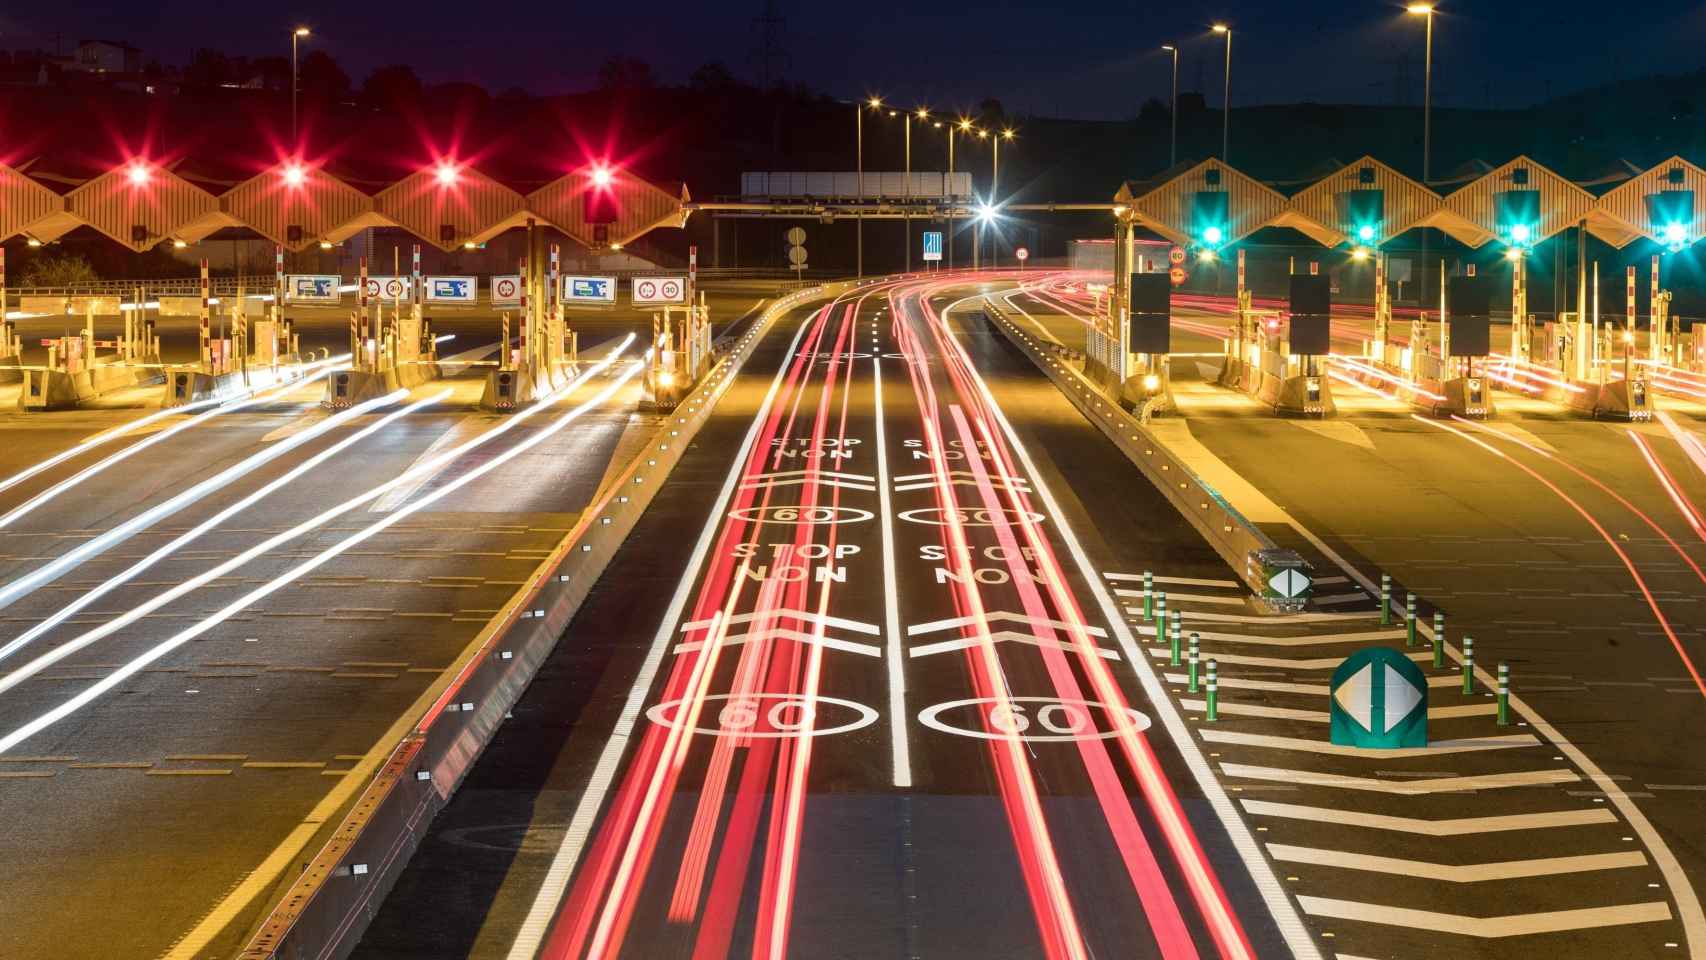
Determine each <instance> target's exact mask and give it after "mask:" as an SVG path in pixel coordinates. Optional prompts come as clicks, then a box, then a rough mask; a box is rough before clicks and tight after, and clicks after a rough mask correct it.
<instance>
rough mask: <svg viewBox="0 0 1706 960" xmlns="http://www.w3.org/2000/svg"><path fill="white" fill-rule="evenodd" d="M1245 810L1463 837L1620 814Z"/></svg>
mask: <svg viewBox="0 0 1706 960" xmlns="http://www.w3.org/2000/svg"><path fill="white" fill-rule="evenodd" d="M1241 802H1242V803H1243V804H1244V812H1245V813H1248V814H1250V815H1251V816H1256V817H1283V818H1285V819H1288V820H1308V821H1310V822H1313V823H1331V824H1335V825H1337V826H1343V827H1368V828H1370V829H1372V830H1390V831H1392V832H1394V833H1412V834H1416V835H1418V836H1423V837H1463V836H1473V835H1475V834H1481V833H1505V832H1507V831H1510V830H1547V829H1552V828H1556V827H1586V826H1592V825H1594V824H1600V823H1616V822H1617V814H1615V813H1612V812H1611V811H1610V810H1609V809H1608V808H1606V807H1584V808H1582V809H1580V810H1555V811H1553V812H1550V813H1512V814H1504V815H1501V816H1496V817H1458V818H1455V819H1449V820H1424V819H1420V818H1417V817H1389V816H1384V815H1381V814H1376V813H1365V812H1363V811H1361V810H1337V809H1334V808H1332V807H1309V806H1304V805H1302V804H1297V803H1275V802H1273V801H1271V800H1244V801H1241Z"/></svg>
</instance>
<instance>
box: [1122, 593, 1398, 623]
mask: <svg viewBox="0 0 1706 960" xmlns="http://www.w3.org/2000/svg"><path fill="white" fill-rule="evenodd" d="M1168 599H1171V597H1169V598H1168ZM1125 611H1126V613H1128V614H1130V615H1131V616H1134V617H1141V616H1143V608H1142V607H1126V608H1125ZM1379 617H1380V612H1379V611H1377V610H1376V611H1370V612H1368V613H1294V614H1291V615H1289V616H1283V617H1273V616H1267V617H1264V616H1259V615H1252V614H1248V613H1212V612H1210V611H1207V610H1193V611H1191V619H1192V620H1204V621H1209V620H1212V621H1214V622H1215V623H1259V624H1264V625H1266V626H1279V627H1284V626H1289V625H1291V624H1294V623H1327V622H1331V621H1341V620H1376V619H1379Z"/></svg>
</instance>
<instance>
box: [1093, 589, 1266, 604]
mask: <svg viewBox="0 0 1706 960" xmlns="http://www.w3.org/2000/svg"><path fill="white" fill-rule="evenodd" d="M1114 596H1116V597H1127V598H1130V597H1136V598H1138V599H1139V600H1141V599H1143V591H1142V590H1115V591H1114ZM1181 600H1188V601H1190V602H1191V603H1222V604H1226V605H1227V606H1231V607H1242V606H1243V605H1244V598H1243V597H1222V596H1219V595H1218V594H1212V593H1172V592H1170V591H1169V592H1168V593H1167V602H1168V603H1176V602H1178V601H1181Z"/></svg>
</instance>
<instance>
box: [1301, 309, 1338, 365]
mask: <svg viewBox="0 0 1706 960" xmlns="http://www.w3.org/2000/svg"><path fill="white" fill-rule="evenodd" d="M1331 324H1332V318H1330V317H1328V316H1327V315H1326V314H1310V315H1305V316H1299V315H1298V314H1292V316H1291V339H1290V343H1291V352H1292V355H1293V356H1309V357H1321V356H1326V355H1327V354H1329V353H1331V352H1332V351H1333V344H1332V335H1331V334H1332V331H1331Z"/></svg>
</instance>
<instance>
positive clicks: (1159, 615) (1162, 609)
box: [1155, 590, 1167, 637]
mask: <svg viewBox="0 0 1706 960" xmlns="http://www.w3.org/2000/svg"><path fill="white" fill-rule="evenodd" d="M1165 629H1167V591H1165V590H1157V591H1155V630H1156V634H1155V636H1156V637H1160V636H1161V633H1160V631H1162V630H1165Z"/></svg>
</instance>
